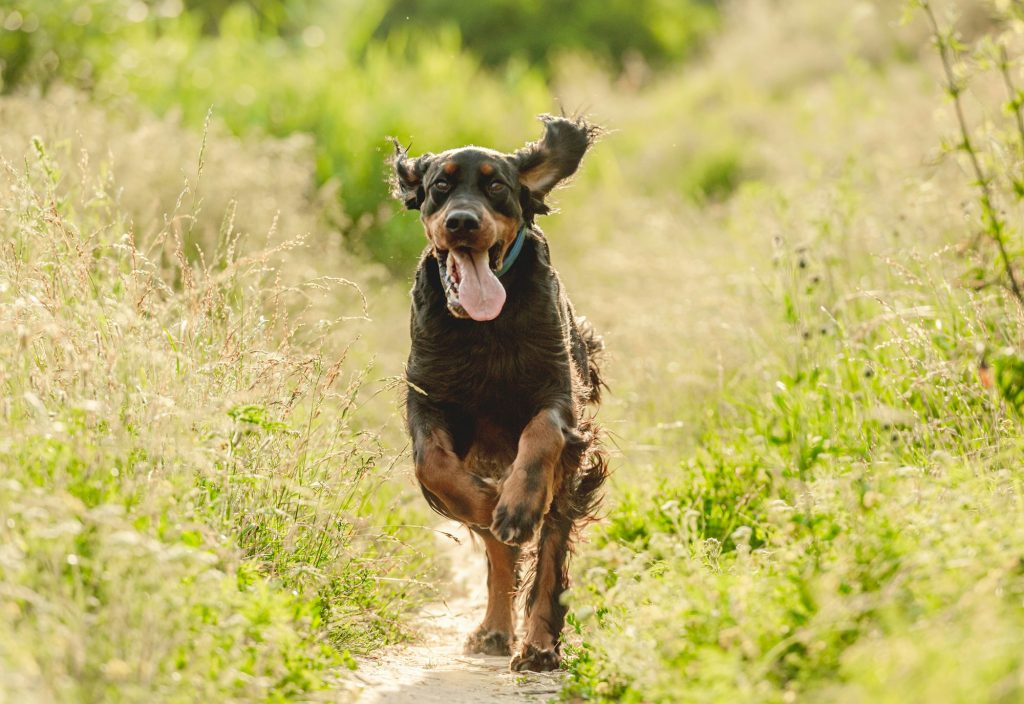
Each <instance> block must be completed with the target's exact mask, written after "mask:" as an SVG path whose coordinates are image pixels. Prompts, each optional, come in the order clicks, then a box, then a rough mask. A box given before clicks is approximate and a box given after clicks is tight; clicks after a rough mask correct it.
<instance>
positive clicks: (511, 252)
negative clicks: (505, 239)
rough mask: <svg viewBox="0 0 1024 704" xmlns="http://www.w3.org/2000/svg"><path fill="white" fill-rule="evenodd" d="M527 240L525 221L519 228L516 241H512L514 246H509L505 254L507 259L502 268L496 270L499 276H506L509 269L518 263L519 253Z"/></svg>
mask: <svg viewBox="0 0 1024 704" xmlns="http://www.w3.org/2000/svg"><path fill="white" fill-rule="evenodd" d="M524 242H526V223H525V222H524V223H523V225H522V227H520V228H519V232H518V234H516V241H515V242H513V243H512V246H511V247H509V248H508V253H507V254H506V255H505V261H503V262H502V263H501V268H500V269H498V271H496V272H495V274H497V275H498V276H504V275H505V274H507V273H508V270H509V269H511V268H512V265H513V264H515V263H516V259H518V258H519V253H520V252H522V251H523V243H524Z"/></svg>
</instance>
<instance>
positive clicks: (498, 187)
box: [487, 181, 507, 195]
mask: <svg viewBox="0 0 1024 704" xmlns="http://www.w3.org/2000/svg"><path fill="white" fill-rule="evenodd" d="M506 188H507V186H506V185H505V184H504V183H502V182H501V181H491V184H490V185H489V186H488V187H487V192H488V193H492V194H494V195H497V194H499V193H501V192H502V191H504V190H505V189H506Z"/></svg>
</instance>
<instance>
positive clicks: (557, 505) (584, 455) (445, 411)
mask: <svg viewBox="0 0 1024 704" xmlns="http://www.w3.org/2000/svg"><path fill="white" fill-rule="evenodd" d="M541 119H542V120H543V122H544V126H545V131H544V136H543V138H542V139H540V140H539V141H537V142H534V143H532V144H529V145H527V146H526V147H524V148H522V149H520V150H518V151H517V152H515V153H514V154H503V153H501V152H497V151H493V150H490V149H482V148H478V147H463V148H460V149H453V150H450V151H446V152H443V153H441V154H437V155H434V154H424V155H422V156H420V157H418V158H411V157H410V156H409V154H408V152H407V151H406V150H403V149H402V148H401V147H400V146H399V145H398V143H397V142H395V150H396V154H395V157H394V160H393V165H394V172H395V173H394V180H393V186H394V194H395V196H396V197H398V198H399V199H401V200H402V201H403V202H404V203H405V206H406V207H407V208H409V209H412V210H419V211H420V214H421V220H422V222H423V225H424V227H425V229H426V235H427V239H428V241H429V244H428V246H427V249H426V251H425V252H424V254H423V257H422V259H421V260H420V264H419V268H418V270H417V271H416V282H415V284H414V286H413V290H412V322H411V333H412V348H411V351H410V353H409V362H408V367H407V370H406V374H407V378H408V386H409V391H408V401H407V417H408V424H409V432H410V434H411V436H412V445H413V459H414V462H415V470H416V478H417V479H418V480H419V483H420V486H421V488H422V490H423V495H424V496H425V497H426V499H427V501H428V503H429V504H430V506H431V507H432V508H433V509H434V510H436V511H437V512H438V513H440V514H442V515H444V516H447V517H449V518H453V519H455V520H458V521H461V522H462V523H464V524H466V525H467V526H469V527H470V528H471V529H472V530H473V531H474V532H476V533H477V534H478V535H479V536H481V537H482V538H483V542H484V545H485V546H486V549H487V567H488V573H487V574H488V576H487V586H488V603H487V611H486V615H485V616H484V619H483V622H482V623H481V624H480V626H479V628H477V630H476V631H475V632H474V633H472V634H471V635H470V636H469V640H468V641H467V643H466V651H467V652H470V653H488V654H493V655H507V654H511V652H512V650H513V647H514V646H515V631H516V627H515V595H516V593H517V591H518V589H519V572H520V569H519V566H520V558H521V548H522V547H526V546H531V547H535V553H536V554H535V559H534V561H533V563H532V566H533V569H532V570H531V581H530V584H529V587H528V589H527V592H526V600H525V605H526V630H525V634H524V637H523V640H522V643H521V644H520V645H519V647H518V648H516V654H515V656H514V657H513V658H512V661H511V669H513V670H535V671H536V670H551V669H555V668H557V667H558V665H559V662H560V657H561V656H560V651H561V647H560V636H561V631H562V627H563V624H564V621H565V607H564V606H563V605H562V603H561V601H560V597H561V595H562V593H563V592H564V591H565V589H566V588H567V586H568V581H567V580H568V574H567V565H568V557H569V550H570V544H571V541H572V539H573V537H574V534H575V532H576V531H577V530H578V529H579V528H580V527H581V526H582V525H583V524H584V523H585V522H587V521H588V520H589V519H591V518H592V516H593V514H594V511H595V509H596V505H597V502H598V491H599V489H600V487H601V484H602V483H603V482H604V480H605V476H606V474H607V470H606V463H605V458H604V455H603V454H602V453H601V451H600V449H599V448H598V446H597V444H596V442H595V438H594V435H595V431H596V428H595V427H594V425H593V423H592V422H591V420H590V416H589V415H587V414H586V411H585V409H586V406H587V404H588V403H596V402H597V401H598V396H599V388H600V385H601V382H600V377H599V373H598V368H597V365H596V363H595V359H594V357H595V354H596V353H597V352H598V351H599V349H600V342H599V340H598V339H597V338H596V337H595V336H594V335H593V333H592V331H591V330H590V328H589V326H587V325H586V324H585V323H584V322H583V321H581V320H577V319H576V317H575V313H574V311H573V307H572V305H571V304H570V302H569V299H568V298H567V297H566V295H565V292H564V291H563V289H562V285H561V282H560V281H559V278H558V275H557V274H556V273H555V270H554V268H552V266H551V260H550V254H549V251H548V245H547V242H546V241H545V239H544V235H543V234H542V233H541V231H540V229H539V228H538V227H537V226H536V225H535V224H534V219H535V217H536V216H537V215H542V214H545V213H547V212H549V208H548V207H547V206H546V205H545V204H544V198H545V196H547V195H548V193H549V192H550V191H551V189H553V188H554V187H555V186H556V185H558V184H559V183H560V182H561V181H563V180H564V179H566V178H568V177H569V176H571V175H572V174H573V173H574V172H575V171H576V169H577V167H578V166H579V164H580V160H581V159H582V158H583V154H584V153H585V152H586V150H587V148H588V147H589V146H590V145H591V144H592V143H593V141H594V139H595V137H596V136H597V135H598V133H599V130H598V129H597V128H596V127H594V126H592V125H590V124H588V123H587V122H586V121H584V120H582V119H575V120H571V119H566V118H561V117H551V116H543V117H542V118H541ZM531 552H533V551H532V550H531Z"/></svg>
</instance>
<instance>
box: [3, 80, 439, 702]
mask: <svg viewBox="0 0 1024 704" xmlns="http://www.w3.org/2000/svg"><path fill="white" fill-rule="evenodd" d="M27 103H28V104H27V105H26V104H25V103H24V102H22V103H21V104H13V105H12V104H9V103H8V104H5V105H4V109H5V110H6V111H7V112H8V114H12V113H13V114H17V113H18V112H19V111H20V110H23V109H26V108H27V109H30V110H31V111H32V112H33V114H37V115H43V116H45V117H44V120H43V122H47V121H50V120H54V121H57V122H59V121H60V119H61V118H60V117H59V114H60V110H61V107H60V106H55V105H52V104H47V103H44V102H40V101H35V102H33V101H31V100H30V101H27ZM89 117H90V114H89V109H88V108H82V120H81V121H79V123H78V124H79V127H80V129H87V127H86V126H87V125H88V118H89ZM36 126H39V125H38V124H37V125H36ZM148 129H149V130H150V134H151V135H152V134H153V132H154V131H155V132H162V133H163V136H164V137H165V138H167V139H168V140H170V141H173V140H174V139H175V138H177V137H178V135H177V133H176V132H175V130H174V129H173V128H171V127H170V126H165V127H157V126H153V125H150V126H148ZM101 137H102V135H99V136H97V135H95V134H90V135H89V137H88V138H84V139H82V138H80V139H75V138H74V137H65V138H63V140H62V141H60V142H57V143H51V142H48V141H47V140H46V139H44V138H42V137H40V136H35V137H32V138H31V139H29V140H27V143H26V146H27V147H28V149H27V151H26V152H25V153H24V158H23V160H22V161H21V164H20V165H15V162H13V160H10V161H5V162H4V174H3V180H4V194H5V195H4V197H3V204H2V210H0V227H2V230H3V235H2V240H3V243H4V244H3V247H2V248H0V311H2V316H0V328H2V333H0V340H2V343H0V344H2V345H3V348H4V349H3V352H2V354H0V359H2V360H3V363H2V367H0V383H2V386H3V398H4V404H3V407H2V414H3V424H4V433H3V438H2V441H0V468H2V470H0V474H2V477H3V481H2V483H0V494H2V499H0V533H2V535H3V539H2V544H3V545H4V548H3V552H2V558H0V585H2V586H0V589H2V590H3V596H4V599H3V603H4V608H3V611H2V615H0V642H2V643H3V645H2V646H0V661H2V662H3V667H2V669H3V672H4V675H3V677H2V682H0V684H2V691H3V692H4V693H5V696H8V697H10V698H12V700H16V701H154V700H156V701H195V700H196V699H197V698H198V699H203V700H209V701H214V700H215V701H253V700H269V701H284V700H293V699H303V700H310V699H314V700H315V699H318V698H319V697H320V695H318V694H317V693H318V692H324V691H325V690H326V693H325V694H324V697H326V698H328V699H330V700H332V701H334V700H336V699H337V698H338V697H339V696H344V694H343V693H344V692H345V691H346V690H347V688H349V686H350V685H349V684H348V683H347V682H348V680H347V676H346V674H345V673H347V672H348V668H349V667H350V666H354V664H355V663H354V660H353V658H352V654H353V653H361V652H366V651H367V650H370V649H373V648H376V647H379V646H380V645H381V644H383V643H388V642H393V641H395V640H397V639H399V638H401V637H402V636H403V633H404V631H403V627H402V624H401V622H400V619H401V617H402V616H403V614H404V613H405V612H406V611H407V610H408V609H409V608H411V607H413V606H414V605H415V604H416V602H417V600H418V599H419V598H422V596H423V595H424V594H425V589H424V587H423V586H421V585H422V584H423V583H422V582H421V581H420V579H419V578H420V577H422V576H424V575H425V574H426V564H425V563H424V561H423V557H422V553H423V551H424V549H425V545H426V542H425V537H426V535H427V534H426V532H425V531H423V530H422V529H419V530H413V529H410V528H408V527H407V526H409V525H420V524H422V517H421V514H420V513H419V512H417V511H415V510H411V509H408V508H405V507H404V506H403V504H402V503H401V502H397V503H396V502H395V501H394V499H393V497H392V496H391V493H392V492H391V490H389V489H388V488H387V487H386V486H383V487H382V482H383V481H384V479H385V477H386V474H387V470H388V468H387V460H386V459H385V453H384V451H383V449H382V448H381V446H380V444H379V442H378V441H377V439H376V438H375V436H374V435H372V434H370V433H367V432H365V430H364V429H362V428H360V427H356V426H354V425H353V424H352V415H353V413H354V412H355V411H356V409H357V408H358V403H357V397H358V395H359V393H360V389H361V387H362V383H363V377H364V375H365V371H364V370H363V369H362V368H361V367H359V366H356V365H354V364H351V363H349V362H348V361H347V360H346V353H345V344H347V343H345V338H346V337H349V336H353V335H354V332H353V331H351V330H349V331H347V332H346V331H345V329H344V328H345V323H344V322H340V323H335V322H331V321H326V320H318V319H317V318H316V317H314V316H315V315H316V314H317V312H318V311H317V308H316V305H315V301H316V298H317V297H318V296H319V297H325V296H329V298H330V300H331V301H332V302H333V305H334V306H346V305H347V306H349V307H348V308H347V309H346V308H345V307H336V308H335V313H346V314H348V315H350V316H354V317H357V318H360V317H363V316H364V310H363V307H362V304H361V303H360V302H359V301H360V298H359V295H358V292H357V294H356V295H355V296H353V295H352V294H351V293H343V292H341V291H337V290H336V289H338V288H346V289H351V286H350V285H349V284H347V283H346V282H344V281H341V280H338V279H337V278H333V279H332V278H330V277H324V276H322V275H321V276H319V277H318V278H317V279H315V280H310V281H302V280H297V279H293V278H291V277H290V276H289V273H287V272H282V270H281V269H280V268H278V267H279V265H281V264H282V263H290V265H289V271H290V272H291V273H295V272H296V271H299V270H300V269H298V268H297V266H296V261H297V259H299V258H301V257H303V256H304V257H310V256H315V254H314V253H313V252H309V253H306V254H301V252H302V251H303V250H302V247H301V239H302V238H301V237H297V236H293V235H291V234H288V235H274V236H272V237H271V238H270V239H271V240H273V239H274V238H275V237H276V238H277V240H278V241H277V242H276V243H275V242H273V241H271V243H270V244H269V245H268V246H266V247H260V246H255V247H254V246H253V245H252V244H251V243H248V242H247V239H248V236H247V235H246V234H245V233H241V232H238V231H237V230H235V229H234V224H233V218H234V216H235V213H236V212H237V210H238V209H242V208H244V207H245V205H244V203H243V204H240V205H239V206H238V208H237V209H236V207H235V206H234V205H232V204H230V203H229V204H227V206H226V207H227V209H226V211H225V212H224V213H218V214H214V213H210V212H205V211H203V208H202V197H201V195H197V194H201V193H202V190H201V189H202V179H203V177H204V174H203V168H204V166H203V164H204V162H205V160H206V159H212V158H216V157H217V156H218V151H219V149H220V145H219V144H217V143H216V139H213V140H210V141H209V142H208V141H207V140H206V139H205V138H204V139H203V140H202V141H201V145H200V151H199V152H198V153H197V156H198V164H196V163H195V162H193V165H191V167H190V171H191V175H189V176H188V177H187V188H186V190H185V191H184V192H183V193H181V194H180V195H179V196H178V197H177V199H172V200H171V201H170V205H171V207H172V209H171V210H169V211H168V213H167V217H166V219H163V220H162V221H157V222H153V221H148V220H139V221H135V220H133V219H131V218H130V217H129V216H128V214H127V208H126V206H125V205H124V204H123V203H122V200H125V201H129V200H130V198H127V197H125V195H124V194H125V192H126V190H130V187H128V188H127V189H126V188H125V187H124V186H122V185H121V184H119V183H118V182H117V181H116V180H115V179H114V178H113V174H112V171H113V169H114V167H113V164H111V163H110V162H108V161H102V162H95V163H94V162H93V161H92V160H91V159H92V157H91V156H90V154H89V152H87V151H79V148H80V147H81V146H82V144H81V141H80V140H82V141H88V139H90V138H91V139H97V140H99V141H102V139H101ZM8 139H11V140H12V141H13V140H14V137H13V136H12V135H8ZM154 144H159V142H155V143H154V142H150V143H149V145H150V146H148V148H147V152H143V153H137V154H135V155H134V157H135V159H136V160H138V161H144V160H148V159H153V160H157V161H158V160H159V159H160V157H161V155H160V154H159V153H154V152H153V151H152V149H153V146H152V145H154ZM157 148H158V149H159V147H157ZM5 155H6V156H8V157H10V156H13V155H12V154H11V153H10V152H5ZM245 156H246V154H245V151H244V149H239V148H237V147H236V153H235V157H236V159H235V166H236V167H238V166H240V165H241V164H242V163H244V162H243V158H244V157H245ZM248 158H249V159H250V160H251V163H253V164H255V163H258V161H256V160H255V158H254V156H253V155H251V154H250V155H248ZM138 166H139V164H136V165H135V167H136V168H138ZM182 166H184V165H181V166H177V168H182ZM155 168H157V169H159V168H162V167H160V166H156V167H155ZM172 168H175V167H172ZM223 186H224V184H221V187H223ZM160 195H161V194H160V193H159V192H154V191H150V192H149V193H147V194H146V196H147V197H154V196H156V197H158V198H159V197H160ZM164 195H166V194H164ZM175 202H177V205H176V206H175ZM190 203H191V206H190V205H189V204H190ZM211 216H212V217H216V218H218V219H220V218H221V216H223V219H222V221H221V225H220V227H219V229H218V230H217V233H218V234H217V236H216V239H215V240H213V241H210V242H208V243H207V244H209V245H210V246H209V248H208V249H205V250H203V249H198V248H197V247H198V244H199V240H201V239H202V236H203V235H204V233H205V234H209V233H210V232H211V228H210V226H209V219H210V217H211ZM265 225H266V226H267V227H270V226H271V223H270V222H267V223H265ZM189 237H191V238H192V239H193V240H195V241H194V242H193V246H192V251H191V252H187V251H186V248H187V247H188V245H187V244H186V241H187V240H188V239H189ZM204 252H205V253H204ZM324 256H325V259H323V260H322V261H330V260H331V257H330V255H324ZM339 692H340V693H339Z"/></svg>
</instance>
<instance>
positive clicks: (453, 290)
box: [393, 116, 599, 321]
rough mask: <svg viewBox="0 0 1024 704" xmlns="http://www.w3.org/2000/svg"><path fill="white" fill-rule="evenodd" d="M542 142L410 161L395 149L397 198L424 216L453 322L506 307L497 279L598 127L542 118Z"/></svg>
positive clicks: (496, 312)
mask: <svg viewBox="0 0 1024 704" xmlns="http://www.w3.org/2000/svg"><path fill="white" fill-rule="evenodd" d="M541 119H542V120H543V122H544V126H545V130H544V136H543V137H542V138H541V139H540V140H539V141H537V142H533V143H531V144H528V145H527V146H525V147H524V148H522V149H520V150H518V151H517V152H515V153H514V154H503V153H502V152H497V151H494V150H491V149H482V148H479V147H462V148H459V149H451V150H448V151H446V152H443V153H441V154H437V155H434V154H424V155H423V156H420V157H418V158H415V159H414V158H410V157H409V155H408V152H407V151H405V150H403V149H402V148H401V147H400V146H399V145H398V143H397V142H396V143H395V157H394V160H393V165H394V169H395V178H394V181H393V193H394V195H395V196H396V197H397V198H399V199H400V200H402V202H403V203H404V204H405V206H406V207H407V208H409V209H410V210H419V211H420V220H421V221H422V222H423V226H424V229H425V231H426V235H427V239H428V240H429V242H430V244H431V245H432V247H433V251H434V256H435V257H436V258H437V260H438V265H439V268H440V270H441V281H442V284H443V285H444V287H445V296H446V298H447V301H448V309H449V310H450V311H451V313H452V315H455V316H457V317H462V318H472V319H474V320H478V321H485V320H493V319H494V318H496V317H498V315H499V314H500V313H501V309H502V307H503V306H504V304H505V288H504V286H502V284H501V280H500V279H499V278H498V277H497V276H496V272H497V271H499V270H500V269H501V267H502V264H503V263H504V260H505V255H506V254H507V253H508V251H509V248H510V247H511V246H512V244H513V242H514V241H515V239H516V235H517V234H518V233H519V229H520V228H521V227H523V226H524V225H529V224H531V223H532V222H533V218H534V216H536V215H542V214H544V213H547V212H548V211H549V208H548V207H547V206H546V205H545V204H544V198H545V196H547V194H548V193H550V192H551V190H552V189H553V188H554V187H555V186H556V185H558V184H559V183H560V182H561V181H563V180H564V179H566V178H568V177H569V176H571V175H572V174H573V173H575V171H576V169H577V168H578V167H579V164H580V160H581V159H582V158H583V154H584V153H585V152H586V150H587V148H588V147H589V146H590V145H591V144H592V143H593V141H594V139H595V138H596V137H597V135H598V134H599V130H598V128H596V127H594V126H592V125H590V124H588V123H587V122H585V121H584V120H582V119H577V120H569V119H566V118H561V117H551V116H542V117H541Z"/></svg>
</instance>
